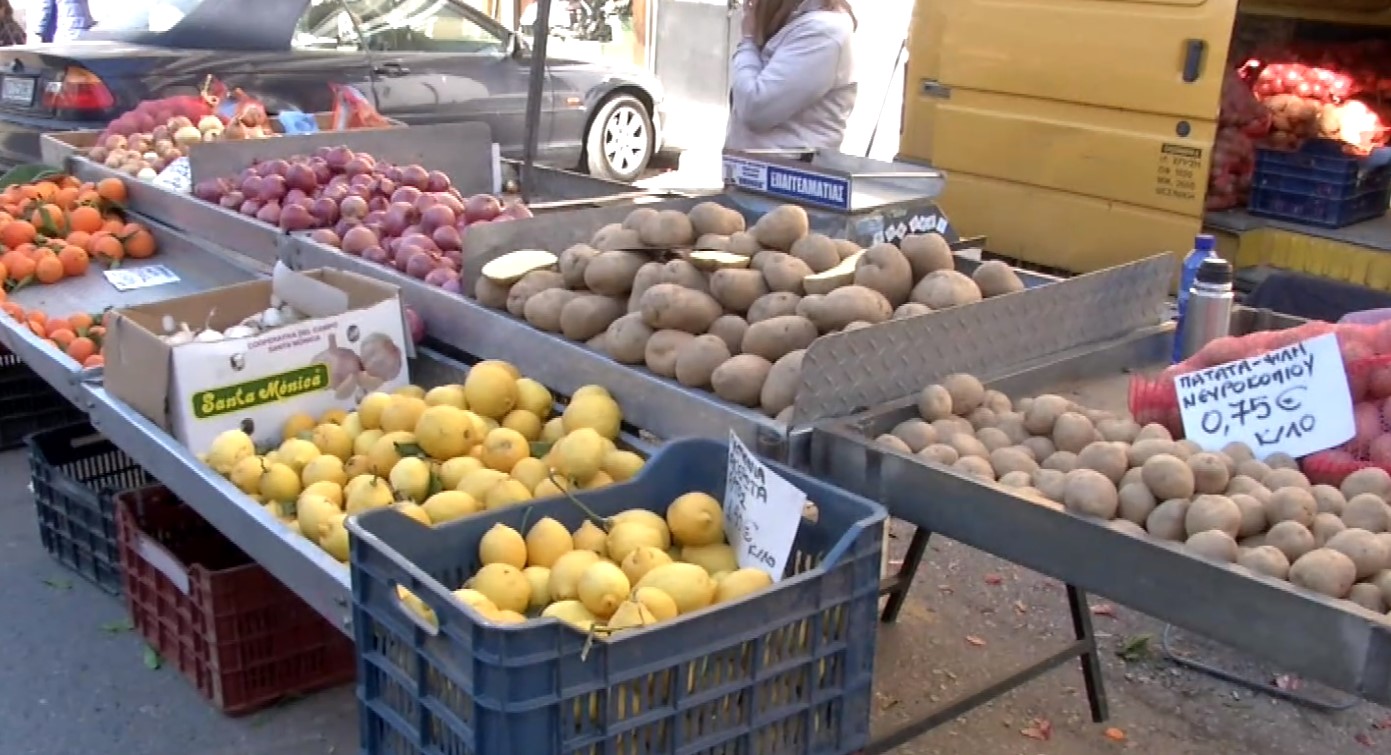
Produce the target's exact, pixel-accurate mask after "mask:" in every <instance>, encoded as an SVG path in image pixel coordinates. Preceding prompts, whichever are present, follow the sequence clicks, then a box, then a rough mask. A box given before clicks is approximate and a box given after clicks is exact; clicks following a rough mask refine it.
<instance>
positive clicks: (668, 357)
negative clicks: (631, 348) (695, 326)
mask: <svg viewBox="0 0 1391 755" xmlns="http://www.w3.org/2000/svg"><path fill="white" fill-rule="evenodd" d="M693 340H695V336H693V335H691V334H690V333H687V332H686V331H684V330H658V331H657V332H655V333H653V334H652V337H651V338H648V339H647V349H646V350H645V352H644V353H643V362H644V363H645V364H646V365H647V369H649V370H652V371H653V372H655V373H657V374H658V375H661V376H662V377H676V357H677V355H678V354H679V353H680V351H681V347H682V346H684V345H686V343H687V342H688V341H693Z"/></svg>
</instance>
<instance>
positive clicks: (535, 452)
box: [531, 440, 555, 459]
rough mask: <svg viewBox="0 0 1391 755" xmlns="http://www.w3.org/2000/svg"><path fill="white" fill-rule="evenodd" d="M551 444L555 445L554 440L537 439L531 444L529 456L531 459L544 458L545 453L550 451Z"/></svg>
mask: <svg viewBox="0 0 1391 755" xmlns="http://www.w3.org/2000/svg"><path fill="white" fill-rule="evenodd" d="M553 446H555V441H545V440H538V441H536V442H535V443H532V444H531V457H532V458H533V459H540V458H544V457H545V455H546V454H548V453H550V452H551V448H552V447H553Z"/></svg>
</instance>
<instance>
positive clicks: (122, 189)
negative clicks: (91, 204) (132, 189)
mask: <svg viewBox="0 0 1391 755" xmlns="http://www.w3.org/2000/svg"><path fill="white" fill-rule="evenodd" d="M97 194H98V195H100V196H101V198H102V199H105V200H106V201H108V202H116V203H118V204H120V203H124V202H125V201H126V184H125V182H124V181H122V180H121V179H119V178H103V179H102V180H101V182H100V183H98V184H97Z"/></svg>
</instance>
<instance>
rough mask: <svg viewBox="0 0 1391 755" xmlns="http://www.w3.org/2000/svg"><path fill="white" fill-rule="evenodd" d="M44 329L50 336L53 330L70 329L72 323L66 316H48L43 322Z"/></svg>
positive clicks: (50, 336)
mask: <svg viewBox="0 0 1391 755" xmlns="http://www.w3.org/2000/svg"><path fill="white" fill-rule="evenodd" d="M44 330H45V331H46V332H47V333H48V337H49V338H52V337H53V333H54V331H58V330H72V323H70V322H68V320H67V318H66V317H50V318H48V321H47V322H45V323H44Z"/></svg>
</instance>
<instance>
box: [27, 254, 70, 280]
mask: <svg viewBox="0 0 1391 755" xmlns="http://www.w3.org/2000/svg"><path fill="white" fill-rule="evenodd" d="M64 275H65V273H64V271H63V263H62V262H61V261H59V259H58V255H56V254H45V255H44V256H42V257H40V258H39V261H38V262H36V263H34V277H35V278H38V279H39V283H57V282H58V281H60V280H62V279H63V276H64Z"/></svg>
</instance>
